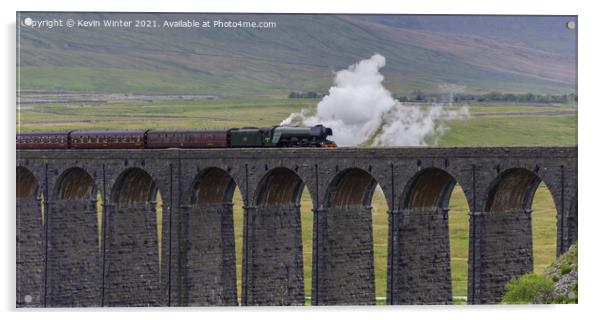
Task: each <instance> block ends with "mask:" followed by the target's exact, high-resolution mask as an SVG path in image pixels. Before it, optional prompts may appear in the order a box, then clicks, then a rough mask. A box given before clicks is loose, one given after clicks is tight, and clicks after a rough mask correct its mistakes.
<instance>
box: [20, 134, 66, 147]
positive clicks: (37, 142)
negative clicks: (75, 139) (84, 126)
mask: <svg viewBox="0 0 602 320" xmlns="http://www.w3.org/2000/svg"><path fill="white" fill-rule="evenodd" d="M68 147H69V131H64V132H27V133H19V134H18V135H17V149H67V148H68Z"/></svg>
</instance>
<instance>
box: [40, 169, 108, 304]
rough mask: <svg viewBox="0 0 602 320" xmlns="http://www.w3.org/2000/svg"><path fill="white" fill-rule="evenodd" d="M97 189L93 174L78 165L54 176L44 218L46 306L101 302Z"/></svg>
mask: <svg viewBox="0 0 602 320" xmlns="http://www.w3.org/2000/svg"><path fill="white" fill-rule="evenodd" d="M96 190H97V188H96V184H95V181H94V178H93V177H92V176H91V175H90V174H89V173H88V172H87V171H86V170H84V169H82V168H80V167H71V168H68V169H66V170H65V171H63V172H62V173H61V175H60V176H59V177H58V178H57V180H56V184H55V186H54V188H53V190H52V195H51V199H52V200H53V202H52V203H51V204H50V205H49V213H48V218H47V224H48V226H47V228H48V243H49V246H48V258H47V271H46V272H47V293H46V296H47V298H46V303H47V306H52V307H79V306H98V305H100V303H101V301H100V300H101V291H102V288H101V287H102V277H101V268H100V266H101V255H100V251H99V246H100V242H99V240H100V239H99V238H98V228H99V226H98V210H97V207H96ZM66 279H68V280H66Z"/></svg>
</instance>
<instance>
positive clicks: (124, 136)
mask: <svg viewBox="0 0 602 320" xmlns="http://www.w3.org/2000/svg"><path fill="white" fill-rule="evenodd" d="M331 135H332V129H330V128H326V127H324V126H323V125H316V126H313V127H283V126H270V127H262V128H255V127H248V128H233V129H185V130H153V129H149V130H138V131H62V132H30V133H20V134H17V149H167V148H183V149H196V148H289V147H336V144H335V143H334V142H333V141H330V140H328V139H327V137H328V136H331Z"/></svg>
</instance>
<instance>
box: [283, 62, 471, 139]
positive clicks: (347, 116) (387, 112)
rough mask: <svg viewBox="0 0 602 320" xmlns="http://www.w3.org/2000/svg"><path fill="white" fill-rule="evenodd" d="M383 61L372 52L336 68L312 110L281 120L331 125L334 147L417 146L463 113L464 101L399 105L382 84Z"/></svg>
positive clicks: (302, 123)
mask: <svg viewBox="0 0 602 320" xmlns="http://www.w3.org/2000/svg"><path fill="white" fill-rule="evenodd" d="M385 64H386V61H385V57H383V56H382V55H380V54H374V55H373V56H372V57H371V58H370V59H365V60H362V61H360V62H358V63H357V64H354V65H352V66H349V68H347V69H345V70H341V71H339V72H337V74H336V76H335V79H334V86H332V87H331V88H330V90H329V91H328V95H326V96H325V97H324V98H323V99H322V101H320V102H319V103H318V106H317V108H316V109H315V110H302V111H301V112H300V113H293V114H291V115H290V116H289V117H288V118H287V119H285V120H284V121H283V122H282V123H281V124H282V125H290V124H299V125H308V126H312V125H316V124H320V123H321V124H323V125H324V126H326V127H330V128H332V130H333V131H334V135H333V140H334V141H335V142H336V143H337V144H338V145H339V146H357V145H372V146H420V145H425V144H426V142H425V140H426V139H427V138H428V137H429V136H434V135H439V134H441V133H443V132H445V130H447V127H446V126H445V124H444V122H445V120H449V119H454V118H459V117H464V116H467V115H468V108H467V107H466V106H465V107H462V108H460V109H459V110H457V111H454V110H451V109H450V108H448V107H445V106H444V105H443V104H440V105H439V104H436V105H432V106H430V107H427V108H421V107H418V106H409V105H403V104H402V103H401V102H399V101H397V100H395V99H394V98H393V96H392V95H391V93H390V92H389V91H388V90H387V89H386V88H385V87H384V86H383V84H382V82H383V80H384V76H383V75H382V74H381V73H380V72H379V70H380V69H381V68H383V67H384V66H385Z"/></svg>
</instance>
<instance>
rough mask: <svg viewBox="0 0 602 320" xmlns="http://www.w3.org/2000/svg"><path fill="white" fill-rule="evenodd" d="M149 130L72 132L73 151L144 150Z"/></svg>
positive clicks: (71, 145)
mask: <svg viewBox="0 0 602 320" xmlns="http://www.w3.org/2000/svg"><path fill="white" fill-rule="evenodd" d="M147 131H148V130H137V131H72V132H71V141H70V148H72V149H109V148H110V149H144V143H145V139H146V133H147Z"/></svg>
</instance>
